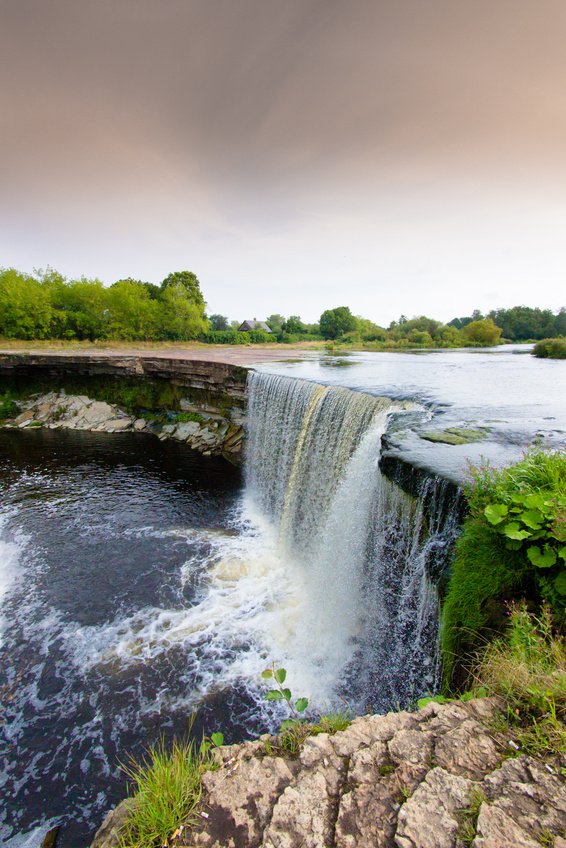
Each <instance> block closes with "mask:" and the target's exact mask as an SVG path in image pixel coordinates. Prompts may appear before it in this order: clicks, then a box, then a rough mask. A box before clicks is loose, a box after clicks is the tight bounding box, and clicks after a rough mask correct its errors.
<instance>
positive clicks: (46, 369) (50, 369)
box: [0, 351, 247, 402]
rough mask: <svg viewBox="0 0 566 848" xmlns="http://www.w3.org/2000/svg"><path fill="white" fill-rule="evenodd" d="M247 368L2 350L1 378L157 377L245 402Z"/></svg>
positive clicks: (108, 355) (162, 359)
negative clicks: (5, 351)
mask: <svg viewBox="0 0 566 848" xmlns="http://www.w3.org/2000/svg"><path fill="white" fill-rule="evenodd" d="M246 374H247V369H246V368H243V367H241V366H238V365H233V364H230V363H228V362H212V361H210V360H204V359H194V358H193V359H186V358H181V357H176V358H174V357H167V356H164V355H155V356H150V355H139V356H132V355H120V354H118V353H109V352H100V353H95V352H93V351H88V352H84V353H80V352H76V351H75V352H71V353H53V352H52V351H49V352H44V353H38V352H35V351H29V352H27V353H0V377H7V378H19V379H26V380H36V379H50V380H59V381H60V380H62V379H64V378H75V379H76V378H81V379H84V378H94V377H109V378H115V379H120V380H123V379H132V378H135V379H139V378H145V379H157V380H164V381H167V382H169V383H172V384H173V385H177V386H184V387H186V388H190V389H193V390H196V391H200V392H206V393H208V394H210V395H218V396H222V397H225V398H231V399H232V400H234V401H236V402H237V401H241V402H243V400H244V398H245V393H246Z"/></svg>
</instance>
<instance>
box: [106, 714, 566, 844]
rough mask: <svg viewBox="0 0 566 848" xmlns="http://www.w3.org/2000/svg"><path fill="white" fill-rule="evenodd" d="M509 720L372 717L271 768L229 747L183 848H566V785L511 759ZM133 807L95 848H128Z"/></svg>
mask: <svg viewBox="0 0 566 848" xmlns="http://www.w3.org/2000/svg"><path fill="white" fill-rule="evenodd" d="M497 709H498V705H497V703H496V701H494V700H492V699H487V698H484V699H481V700H476V701H469V702H467V703H461V702H455V703H449V704H442V705H441V704H435V703H430V704H428V706H426V707H425V708H424V709H422V710H420V711H418V712H415V713H409V712H399V713H389V714H388V715H384V716H364V717H361V718H357V719H355V720H354V721H353V722H352V724H351V725H350V727H349V728H348V729H347V730H344V731H341V732H339V733H336V734H335V735H334V736H329V735H328V734H321V735H319V736H315V737H311V738H309V739H307V740H306V741H305V743H304V746H303V749H302V751H301V753H300V755H299V756H298V757H297V758H284V757H278V756H268V755H267V754H266V753H265V749H264V746H263V744H262V742H247V743H243V744H242V745H233V746H226V747H224V748H222V749H219V751H218V752H217V756H218V758H219V761H220V768H219V769H218V770H217V771H213V772H209V773H208V774H206V775H205V777H204V781H203V789H204V791H203V801H202V805H201V809H200V818H201V820H202V825H201V827H200V829H199V831H198V832H193V833H192V834H190V835H189V834H188V832H187V831H184V835H183V838H182V839H181V841H177V842H174V843H173V845H175V847H176V848H465V846H472V848H537V846H538V848H540V845H541V839H544V838H546V839H547V842H546V843H544V844H550V843H549V842H548V839H549V834H550V835H552V836H553V837H554V839H555V841H554V845H555V846H561V845H565V846H566V842H564V841H563V840H564V838H565V837H566V781H565V780H564V777H563V776H560V775H559V774H558V772H557V770H556V769H555V768H552V767H551V766H549V765H548V764H545V763H543V762H540V761H538V760H536V759H533V758H531V757H527V756H524V755H522V756H519V757H516V758H514V759H506V756H508V754H509V751H510V749H509V748H508V746H507V741H508V740H507V739H506V738H505V737H502V736H498V735H496V734H494V733H492V732H490V731H489V729H488V727H487V725H488V723H489V720H490V719H491V718H492V716H493V715H494V714H495V713H496V711H497ZM125 803H128V802H125ZM122 807H123V805H120V806H119V807H118V808H117V809H116V810H115V811H113V812H112V813H110V814H109V816H107V818H106V820H105V822H104V824H103V826H102V827H101V829H100V831H99V832H98V834H97V836H96V838H95V840H94V842H93V843H92V848H114V846H115V845H117V844H118V842H117V839H116V836H115V834H116V827H115V826H113V821H114V819H113V817H118V818H119V817H120V816H123V810H122ZM112 839H114V840H115V841H112Z"/></svg>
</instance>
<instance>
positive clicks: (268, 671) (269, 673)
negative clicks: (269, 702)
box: [261, 668, 273, 680]
mask: <svg viewBox="0 0 566 848" xmlns="http://www.w3.org/2000/svg"><path fill="white" fill-rule="evenodd" d="M261 676H262V677H263V679H264V680H269V678H270V677H273V671H272V670H271V669H270V668H266V669H265V671H262V672H261Z"/></svg>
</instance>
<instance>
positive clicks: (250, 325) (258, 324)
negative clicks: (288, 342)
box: [238, 318, 271, 333]
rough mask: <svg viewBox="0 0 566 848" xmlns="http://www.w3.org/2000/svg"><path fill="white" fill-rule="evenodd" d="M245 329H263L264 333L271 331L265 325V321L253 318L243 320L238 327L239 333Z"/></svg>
mask: <svg viewBox="0 0 566 848" xmlns="http://www.w3.org/2000/svg"><path fill="white" fill-rule="evenodd" d="M246 330H263V332H264V333H270V332H271V330H270V329H269V327H268V326H267V324H266V323H265V321H256V319H255V318H254V319H253V320H252V319H248V320H247V321H244V322H243V323H242V324H240V326H239V327H238V332H239V333H245V332H246Z"/></svg>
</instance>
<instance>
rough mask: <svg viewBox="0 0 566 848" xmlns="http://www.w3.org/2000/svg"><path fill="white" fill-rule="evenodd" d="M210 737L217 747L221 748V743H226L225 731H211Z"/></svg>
mask: <svg viewBox="0 0 566 848" xmlns="http://www.w3.org/2000/svg"><path fill="white" fill-rule="evenodd" d="M210 738H211V740H212V744H213V745H216V747H217V748H220V746H221V745H224V734H223V733H211V735H210Z"/></svg>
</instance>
